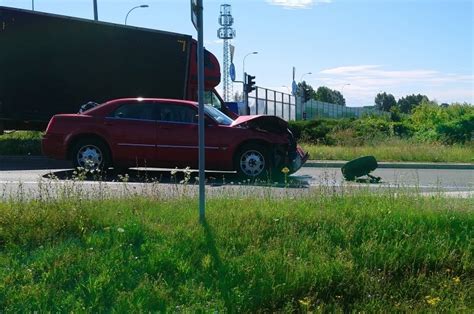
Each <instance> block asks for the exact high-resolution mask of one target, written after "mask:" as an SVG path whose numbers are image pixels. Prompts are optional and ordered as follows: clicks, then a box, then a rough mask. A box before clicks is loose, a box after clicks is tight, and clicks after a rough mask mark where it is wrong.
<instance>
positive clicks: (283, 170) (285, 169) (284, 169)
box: [281, 167, 290, 174]
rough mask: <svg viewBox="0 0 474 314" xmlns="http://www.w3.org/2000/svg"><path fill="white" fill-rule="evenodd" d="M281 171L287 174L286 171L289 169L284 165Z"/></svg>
mask: <svg viewBox="0 0 474 314" xmlns="http://www.w3.org/2000/svg"><path fill="white" fill-rule="evenodd" d="M281 172H282V173H284V174H287V173H288V172H290V169H288V167H285V168H283V169H281Z"/></svg>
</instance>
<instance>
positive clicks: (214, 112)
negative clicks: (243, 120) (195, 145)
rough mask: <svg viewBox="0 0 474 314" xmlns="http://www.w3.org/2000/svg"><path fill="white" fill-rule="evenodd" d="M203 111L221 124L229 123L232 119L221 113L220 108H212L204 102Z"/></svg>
mask: <svg viewBox="0 0 474 314" xmlns="http://www.w3.org/2000/svg"><path fill="white" fill-rule="evenodd" d="M204 111H205V112H206V114H207V115H208V116H210V117H211V118H213V119H214V120H215V121H216V122H217V123H219V124H222V125H231V124H232V122H234V120H232V119H231V118H229V117H228V116H226V115H225V114H223V113H222V112H221V111H220V110H218V109H216V108H214V107H213V106H211V105H208V104H205V105H204Z"/></svg>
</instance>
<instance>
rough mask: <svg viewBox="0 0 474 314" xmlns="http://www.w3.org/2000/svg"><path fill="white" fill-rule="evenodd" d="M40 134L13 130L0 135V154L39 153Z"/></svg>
mask: <svg viewBox="0 0 474 314" xmlns="http://www.w3.org/2000/svg"><path fill="white" fill-rule="evenodd" d="M41 134H42V133H41V132H38V131H15V132H12V133H5V134H3V135H0V155H4V156H5V155H41Z"/></svg>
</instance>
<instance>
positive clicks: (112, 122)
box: [104, 102, 157, 167]
mask: <svg viewBox="0 0 474 314" xmlns="http://www.w3.org/2000/svg"><path fill="white" fill-rule="evenodd" d="M156 108H157V105H156V104H155V103H153V102H145V103H143V102H128V103H124V104H122V105H120V106H118V107H117V108H116V109H115V110H114V111H113V112H111V113H110V114H109V115H108V116H107V117H106V118H105V121H104V123H105V124H106V127H107V131H108V134H109V141H110V143H109V144H110V146H111V150H112V158H113V160H114V162H115V163H118V164H120V165H123V166H128V167H146V166H155V165H156V140H157V139H156V134H157V129H156V127H157V121H156V117H157V114H156V112H157V111H156Z"/></svg>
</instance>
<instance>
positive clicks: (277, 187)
mask: <svg viewBox="0 0 474 314" xmlns="http://www.w3.org/2000/svg"><path fill="white" fill-rule="evenodd" d="M373 174H374V175H375V176H379V177H381V178H382V182H381V183H379V184H370V183H367V182H360V183H357V182H346V181H344V179H343V177H342V174H341V171H340V169H339V168H312V167H303V168H302V169H300V170H299V171H298V172H297V173H295V174H293V175H291V176H289V177H288V179H287V182H286V183H285V182H280V183H274V182H271V183H269V182H262V183H257V184H250V183H248V182H240V183H238V182H237V180H236V179H235V178H234V176H232V175H230V174H228V173H209V174H208V175H207V178H208V183H209V184H208V189H207V190H208V194H209V195H221V194H222V193H223V192H224V193H227V194H230V195H233V194H236V195H251V194H257V195H258V194H266V193H268V190H272V192H271V193H276V194H282V193H283V194H285V195H288V193H290V194H292V195H295V196H296V195H304V194H306V193H311V192H312V191H314V190H318V189H321V188H330V189H335V190H341V189H353V188H357V189H359V188H361V189H366V188H368V189H374V190H386V189H391V190H394V189H408V190H411V189H414V190H416V191H422V192H440V191H441V192H448V193H452V194H454V195H460V196H464V197H466V196H467V197H470V196H473V195H474V170H446V169H387V168H384V169H377V170H375V171H374V173H373ZM78 177H80V175H78V174H74V172H73V170H72V169H70V164H69V163H67V162H58V161H52V160H46V159H44V158H35V157H32V158H17V159H14V158H12V159H11V160H3V162H2V164H0V199H8V198H24V197H26V198H38V197H44V195H42V194H45V193H46V195H57V194H58V193H62V195H64V190H67V191H68V193H72V191H76V192H80V193H83V194H84V197H94V196H101V195H102V196H104V195H105V194H107V195H108V196H111V197H113V196H114V194H117V196H120V195H126V194H127V193H131V192H133V193H139V194H140V193H143V194H147V193H151V194H153V195H156V194H159V195H162V196H166V197H168V196H169V197H178V196H182V193H188V194H189V195H190V196H192V195H195V192H196V188H197V187H196V185H195V184H193V183H194V179H191V180H190V181H189V182H188V184H180V182H181V181H183V180H185V178H184V176H183V174H182V173H178V174H177V175H176V176H170V174H169V171H157V170H155V169H140V170H132V171H130V172H129V174H128V176H123V175H122V176H117V174H111V175H109V176H107V177H105V178H104V177H102V178H98V177H96V178H94V177H92V178H78ZM268 185H270V186H271V189H268ZM285 187H286V188H285ZM104 193H105V194H104Z"/></svg>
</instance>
